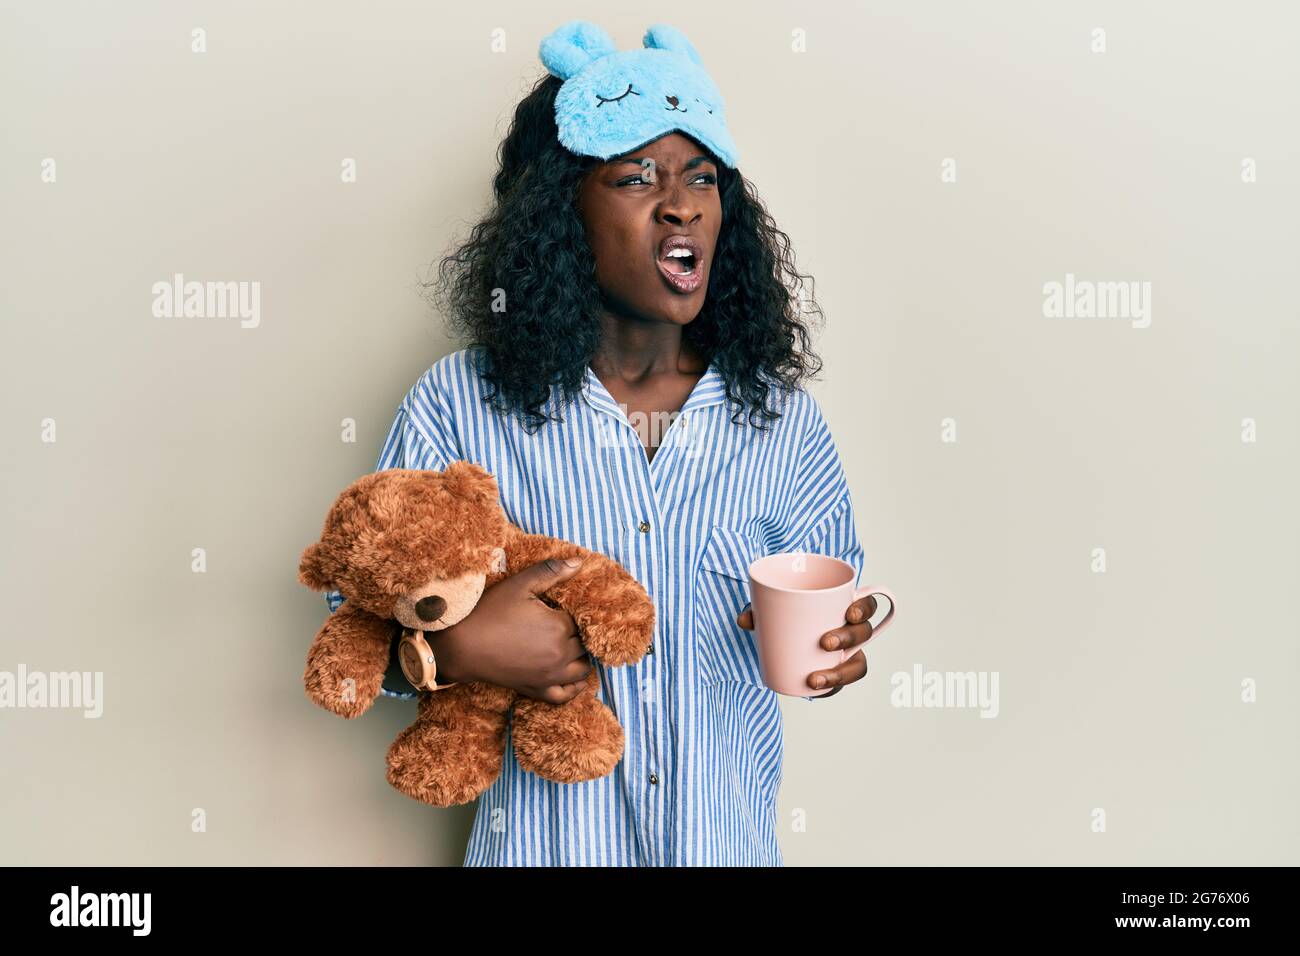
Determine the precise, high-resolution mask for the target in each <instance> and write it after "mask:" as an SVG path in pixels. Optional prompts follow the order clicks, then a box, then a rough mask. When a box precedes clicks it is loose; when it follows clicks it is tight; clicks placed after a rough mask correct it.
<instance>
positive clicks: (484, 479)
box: [442, 461, 501, 504]
mask: <svg viewBox="0 0 1300 956" xmlns="http://www.w3.org/2000/svg"><path fill="white" fill-rule="evenodd" d="M442 476H443V478H445V479H448V480H450V481H451V482H453V484H454V485H455V488H456V493H457V494H459V495H463V496H465V497H470V498H477V499H479V500H481V501H483V502H485V503H489V504H490V503H494V502H496V501H497V500H499V498H500V495H501V491H500V489H499V488H498V487H497V480H496V479H495V478H494V477H492V472H490V471H488V470H487V469H486V468H484V467H483V466H482V465H477V464H475V463H474V462H472V461H453V462H452V463H451V464H450V465H448V466H447V468H446V470H445V471H444V472H443V473H442Z"/></svg>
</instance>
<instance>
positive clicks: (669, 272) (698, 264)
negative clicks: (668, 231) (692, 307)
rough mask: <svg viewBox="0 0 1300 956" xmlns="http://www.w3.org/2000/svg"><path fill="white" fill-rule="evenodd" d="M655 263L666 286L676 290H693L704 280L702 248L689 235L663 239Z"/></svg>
mask: <svg viewBox="0 0 1300 956" xmlns="http://www.w3.org/2000/svg"><path fill="white" fill-rule="evenodd" d="M656 264H657V265H658V267H659V272H660V274H661V275H662V276H663V277H664V279H665V280H666V281H667V283H668V286H669V287H670V288H671V289H673V290H675V291H677V292H694V291H695V290H696V289H698V288H699V287H700V284H701V283H702V282H703V281H704V248H703V246H701V245H700V243H699V242H698V241H697V240H695V239H694V238H692V237H690V236H668V237H667V238H666V239H664V240H663V242H661V243H660V244H659V256H658V259H657V263H656Z"/></svg>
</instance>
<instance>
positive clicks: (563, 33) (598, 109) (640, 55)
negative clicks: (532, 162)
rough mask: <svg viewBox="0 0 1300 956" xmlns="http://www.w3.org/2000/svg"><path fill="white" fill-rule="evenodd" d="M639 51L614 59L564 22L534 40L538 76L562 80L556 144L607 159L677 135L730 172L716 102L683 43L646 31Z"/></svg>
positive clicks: (587, 27)
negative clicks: (708, 153)
mask: <svg viewBox="0 0 1300 956" xmlns="http://www.w3.org/2000/svg"><path fill="white" fill-rule="evenodd" d="M641 42H642V45H643V46H644V49H641V50H623V51H619V50H617V49H616V48H615V46H614V41H613V40H612V39H610V36H609V34H608V33H606V32H605V31H604V30H602V29H601V28H600V27H598V26H596V25H595V24H594V23H590V22H588V21H586V20H572V21H570V22H568V23H566V24H564V26H562V27H560V28H559V29H558V30H556V31H555V32H554V33H552V34H551V35H550V36H548V37H546V38H545V39H544V40H542V43H541V46H540V48H539V51H538V52H539V55H540V57H541V60H542V63H543V64H545V66H546V69H547V70H548V71H549V72H550V73H551V74H552V75H553V76H557V77H559V78H560V79H562V80H564V84H563V85H562V86H561V87H560V91H559V93H558V94H556V97H555V125H556V126H557V127H558V129H559V138H560V143H561V144H562V145H563V146H564V147H565V148H566V149H568V150H569V151H570V152H573V153H577V154H579V155H582V156H595V157H598V158H599V159H610V158H612V157H614V156H619V155H622V154H623V153H627V152H630V151H632V150H634V149H637V148H638V147H640V146H644V145H645V144H646V143H649V142H651V141H653V140H656V139H658V138H659V137H660V136H663V135H664V134H665V133H670V132H673V131H678V132H681V133H685V134H686V135H688V136H691V137H693V138H695V139H697V140H698V141H699V142H701V143H703V144H704V145H705V146H707V147H708V148H709V149H711V150H712V151H713V152H714V154H715V155H716V156H717V157H718V159H719V160H721V161H722V162H723V164H725V165H727V166H730V167H732V168H733V169H734V168H735V166H736V161H737V155H736V144H735V143H734V142H733V141H732V139H731V134H730V133H729V132H727V126H726V114H725V111H724V107H723V102H722V95H721V94H720V93H719V92H718V88H717V87H716V86H714V85H713V80H712V79H710V78H709V74H708V73H706V72H705V70H704V67H703V66H702V65H701V62H702V61H701V60H700V55H699V53H697V52H696V51H695V47H693V46H692V45H691V42H690V41H689V40H687V39H686V37H685V36H684V35H683V34H682V33H681V31H680V30H677V29H676V28H674V27H671V26H668V25H667V24H662V23H661V24H656V25H655V26H652V27H650V28H649V29H648V30H646V33H645V37H644V38H643V39H642V41H641Z"/></svg>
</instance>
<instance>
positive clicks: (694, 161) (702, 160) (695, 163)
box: [614, 156, 713, 172]
mask: <svg viewBox="0 0 1300 956" xmlns="http://www.w3.org/2000/svg"><path fill="white" fill-rule="evenodd" d="M647 159H650V157H649V156H645V157H642V158H641V159H618V160H614V162H615V163H617V164H619V165H622V164H623V163H630V164H631V165H633V166H643V165H645V161H646V160H647ZM712 162H713V160H711V159H709V157H707V156H696V157H695V158H694V159H692V160H690V161H688V162H687V164H686V165H685V166H683V167H682V171H683V172H685V171H686V170H688V169H694V168H695V167H696V166H698V165H700V163H712ZM656 165H658V164H657V163H656Z"/></svg>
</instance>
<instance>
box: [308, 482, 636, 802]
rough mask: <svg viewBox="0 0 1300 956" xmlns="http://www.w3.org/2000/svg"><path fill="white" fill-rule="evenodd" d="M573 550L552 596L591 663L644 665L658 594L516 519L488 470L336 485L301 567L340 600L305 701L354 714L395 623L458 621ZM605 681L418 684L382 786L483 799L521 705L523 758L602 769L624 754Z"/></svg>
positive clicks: (574, 778)
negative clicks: (574, 687) (577, 689)
mask: <svg viewBox="0 0 1300 956" xmlns="http://www.w3.org/2000/svg"><path fill="white" fill-rule="evenodd" d="M574 555H578V556H580V557H581V558H582V559H583V563H582V567H581V568H580V569H579V570H578V572H577V573H576V574H574V575H572V576H571V577H569V578H568V579H567V580H565V581H562V582H560V583H559V584H557V585H556V586H554V587H553V588H551V589H550V590H549V591H547V592H546V593H545V595H544V598H545V599H546V600H547V602H548V603H551V604H553V605H556V606H559V607H562V608H564V610H566V611H568V612H569V613H570V614H571V615H572V616H573V619H574V621H575V622H576V623H577V625H578V631H579V634H580V635H581V637H582V640H583V642H584V643H585V645H586V647H587V650H588V651H589V652H590V653H591V655H592V656H593V657H594V658H596V659H597V660H599V661H601V662H602V663H604V664H606V665H608V666H619V665H623V664H632V663H635V662H637V661H639V660H640V659H641V658H642V656H643V655H644V654H645V652H646V650H647V648H648V646H649V644H650V641H651V639H652V637H653V634H654V604H653V602H651V600H650V597H649V595H647V594H646V592H645V589H644V588H643V587H642V586H641V584H640V583H639V582H638V581H637V580H636V579H635V578H633V577H632V576H631V575H630V574H628V573H627V571H626V570H625V569H623V568H622V567H621V566H619V565H618V564H617V563H616V562H614V561H611V560H610V559H609V558H608V557H606V556H605V555H602V554H597V553H595V552H592V551H588V550H586V549H585V548H580V547H578V546H577V545H575V544H570V543H569V542H566V541H560V540H557V539H555V538H551V537H547V536H546V535H537V534H526V533H524V532H523V531H522V530H520V529H519V528H517V527H516V526H515V525H513V524H511V523H510V522H509V521H508V520H507V518H506V516H505V512H504V511H503V510H502V508H501V504H500V499H499V492H498V488H497V483H496V479H495V478H493V477H492V475H491V474H490V473H489V472H487V471H485V470H484V469H483V468H482V467H480V466H479V465H476V464H473V463H471V462H462V461H458V462H453V463H452V464H451V465H450V466H448V468H447V469H446V470H445V471H443V472H434V471H419V470H414V469H404V468H392V469H389V470H387V471H381V472H376V473H374V474H371V475H366V476H365V477H364V478H361V479H359V480H358V481H356V482H354V483H353V484H352V485H350V486H348V487H347V488H346V489H344V491H343V493H342V494H340V495H339V497H338V500H337V501H336V502H335V504H334V506H333V507H332V508H331V509H330V513H329V515H328V516H327V517H326V519H325V528H324V531H323V532H322V534H321V540H320V541H319V542H317V543H316V544H313V545H311V546H310V547H308V548H307V549H306V550H305V551H304V552H303V554H302V560H301V563H300V565H299V569H298V577H299V580H300V581H301V582H302V583H303V584H305V585H306V586H307V587H309V588H312V589H313V590H316V591H327V590H338V591H341V592H342V593H343V595H344V596H345V597H346V598H347V600H346V601H345V602H344V603H343V606H342V607H340V608H339V609H338V610H337V611H336V612H334V613H333V614H331V615H330V617H329V619H328V620H327V621H326V622H325V626H324V627H322V628H321V630H320V633H318V634H317V635H316V639H315V641H314V642H313V644H312V646H311V650H310V651H309V652H308V655H307V669H306V672H305V673H304V676H303V680H304V684H305V686H306V689H307V694H308V696H309V697H310V698H311V699H312V700H313V701H315V702H316V703H317V704H319V705H320V706H321V707H323V708H325V709H326V710H329V711H331V712H333V713H336V714H339V715H340V716H342V717H349V718H351V717H358V716H360V715H361V714H363V713H365V712H366V711H367V710H369V709H370V706H371V704H373V703H374V701H375V698H376V697H378V696H379V691H380V687H381V685H382V683H383V678H384V672H385V671H386V670H387V667H388V659H389V649H390V645H391V643H392V640H393V638H394V637H395V635H396V634H397V633H398V631H399V629H400V627H401V626H403V625H405V626H407V627H412V628H417V629H422V630H425V631H434V630H441V629H442V628H444V627H450V626H451V625H452V624H455V623H456V622H457V621H459V620H461V619H462V618H464V617H465V615H467V614H468V613H469V612H470V611H471V610H473V608H474V605H475V604H476V603H477V601H478V599H479V597H480V596H481V595H482V593H483V591H484V589H485V588H487V587H490V586H491V585H493V584H496V583H497V582H498V581H501V580H504V579H505V578H506V577H509V576H510V575H512V574H515V573H517V572H519V571H521V570H523V569H524V568H527V567H529V566H531V565H533V564H536V563H537V562H539V561H543V560H545V559H547V558H552V557H559V558H567V557H572V556H574ZM503 561H504V566H505V569H504V570H501V568H502V562H503ZM426 615H427V616H426ZM431 617H436V619H435V620H430V618H431ZM598 686H599V682H598V679H597V674H596V671H595V669H593V670H592V671H591V674H590V675H589V677H588V681H587V687H586V689H584V690H583V691H582V692H581V693H579V694H578V695H577V696H576V697H574V698H573V699H572V700H569V701H567V702H566V703H563V704H549V703H546V702H545V701H539V700H534V699H533V698H529V697H523V696H520V695H519V694H517V693H516V692H515V691H513V690H509V689H507V688H504V687H498V686H495V685H492V684H487V683H482V682H473V683H465V684H460V685H458V686H455V687H451V688H448V689H447V690H440V691H436V692H428V691H424V692H421V694H420V699H419V705H418V708H417V716H416V720H415V723H413V724H411V726H410V727H408V728H406V730H404V731H402V732H401V733H400V734H399V735H398V737H397V739H396V740H395V741H393V743H392V745H391V746H390V747H389V749H388V757H387V763H388V781H389V782H390V783H391V784H392V785H393V786H394V787H396V788H397V789H398V790H400V791H401V792H402V793H404V794H406V795H407V796H410V797H413V798H414V799H416V800H421V801H423V802H425V803H430V804H433V805H434V806H438V807H446V806H451V805H453V804H459V803H468V802H469V801H471V800H473V799H475V798H476V797H477V796H478V795H479V794H481V793H482V792H483V791H484V790H486V789H487V788H488V787H489V786H490V785H491V784H492V782H493V781H494V780H495V779H496V778H497V776H498V774H500V772H501V762H502V760H503V759H504V756H505V737H506V727H507V719H508V717H509V715H510V711H511V709H512V708H513V710H514V716H513V721H512V722H511V725H510V726H511V734H512V739H513V743H514V750H515V755H516V757H517V758H518V761H519V765H520V766H521V767H523V768H524V769H525V770H529V771H532V772H533V773H536V774H538V775H540V776H542V777H546V778H547V779H549V780H555V781H558V782H560V783H576V782H579V781H583V780H593V779H595V778H597V777H603V776H605V775H606V774H608V773H609V772H610V771H612V770H613V769H614V767H615V765H616V764H617V763H618V762H619V760H620V759H622V756H623V728H622V727H620V726H619V723H618V720H617V719H616V718H615V717H614V714H613V713H612V712H611V711H610V710H609V708H608V707H606V706H605V705H604V704H603V703H601V702H600V701H599V700H597V699H596V696H595V694H596V690H597V687H598Z"/></svg>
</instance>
